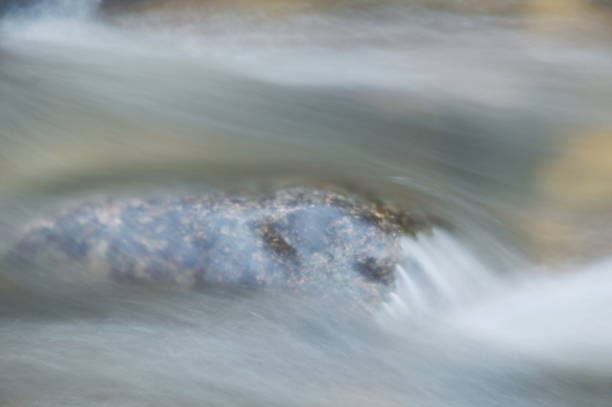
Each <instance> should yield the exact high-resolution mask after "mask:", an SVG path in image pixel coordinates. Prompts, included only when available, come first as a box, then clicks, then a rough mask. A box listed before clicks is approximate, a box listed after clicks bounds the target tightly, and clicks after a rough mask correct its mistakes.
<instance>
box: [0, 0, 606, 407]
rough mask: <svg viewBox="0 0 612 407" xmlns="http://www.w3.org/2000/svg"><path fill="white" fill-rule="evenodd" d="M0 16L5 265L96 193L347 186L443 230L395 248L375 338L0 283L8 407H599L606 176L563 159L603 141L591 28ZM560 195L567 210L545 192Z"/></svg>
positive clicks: (267, 301)
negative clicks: (10, 250)
mask: <svg viewBox="0 0 612 407" xmlns="http://www.w3.org/2000/svg"><path fill="white" fill-rule="evenodd" d="M8 3H12V2H0V10H2V12H4V15H3V17H2V19H1V20H0V143H1V144H0V174H1V176H0V227H1V229H0V232H1V233H0V244H1V246H2V248H5V247H6V246H8V245H9V244H10V241H11V238H12V236H13V235H14V234H15V233H16V231H17V230H18V229H19V227H20V226H21V225H22V224H24V223H26V222H28V221H29V220H31V219H32V218H33V217H36V216H38V215H39V214H41V213H46V212H47V211H49V210H52V209H53V208H55V207H57V206H61V205H62V204H63V203H64V202H66V201H68V202H74V201H78V200H80V199H84V198H83V197H85V196H89V195H91V194H94V195H105V194H112V193H124V192H126V191H128V192H130V193H133V192H134V191H139V190H142V191H151V190H154V191H158V190H161V191H166V192H168V191H170V192H172V191H177V192H179V193H180V192H181V191H184V190H193V189H203V188H207V187H208V186H209V185H213V186H215V187H219V186H221V187H228V188H236V187H244V186H247V187H253V185H258V183H266V182H285V183H290V184H296V183H297V184H309V183H315V184H316V183H317V182H330V183H338V184H342V185H346V186H348V187H350V188H351V189H355V190H357V191H360V192H363V193H364V194H367V195H374V196H377V197H381V198H383V199H386V200H389V201H391V202H394V203H396V204H397V205H400V206H403V207H405V208H406V209H409V210H412V211H416V212H417V213H425V214H429V215H433V216H435V217H438V218H440V219H442V220H444V222H442V224H443V225H444V226H440V227H436V228H434V230H433V231H432V232H431V233H421V234H418V235H417V236H416V237H414V238H412V237H406V238H404V239H403V241H402V253H403V259H402V262H401V265H400V266H398V268H397V270H396V278H397V287H396V290H395V293H394V295H393V296H392V299H391V301H389V302H388V303H387V304H385V305H384V306H383V307H382V308H381V309H378V310H375V311H373V312H372V314H371V315H370V314H367V315H366V314H364V313H357V312H354V311H350V310H346V309H344V308H342V307H337V306H336V304H329V303H321V302H320V301H318V300H316V299H313V298H295V297H291V296H288V295H285V294H283V293H277V292H257V293H253V292H245V291H244V290H240V289H236V290H233V289H227V290H225V291H222V292H214V293H210V292H207V293H201V292H183V293H168V292H159V291H155V290H147V289H143V288H138V287H119V286H116V285H113V284H111V283H108V284H106V283H96V284H87V283H86V284H81V283H71V282H66V281H62V280H60V279H57V278H54V276H55V275H56V273H54V270H52V269H49V268H45V266H44V265H41V270H36V271H37V272H36V273H32V274H31V275H30V274H28V275H23V276H21V278H18V279H16V280H13V279H12V278H10V279H9V277H5V275H9V274H10V273H6V271H9V270H3V274H2V278H1V279H0V405H1V406H4V405H6V406H168V405H173V406H194V405H210V406H240V405H244V406H259V405H261V406H264V405H265V406H275V405H278V406H327V405H329V406H332V405H333V406H337V405H349V406H404V405H409V406H424V407H436V406H459V407H462V406H465V407H467V406H470V407H472V406H483V407H485V406H486V407H491V406H501V407H507V406H512V407H514V406H517V407H522V406H544V407H549V406H550V407H552V406H555V407H558V406H602V407H603V406H606V407H607V406H609V405H610V404H611V402H610V401H611V400H612V348H611V345H610V343H612V341H611V339H612V337H611V336H612V323H611V322H609V321H610V318H609V313H610V311H609V310H610V305H612V304H610V302H611V301H612V300H611V299H612V295H611V294H612V286H611V283H610V282H612V275H610V274H611V273H612V266H611V264H612V263H610V261H611V260H609V259H608V256H609V253H610V251H609V244H608V243H607V242H609V236H608V232H607V230H608V227H607V226H608V222H609V216H608V209H607V206H606V204H607V202H608V201H606V199H608V196H607V195H606V194H605V193H604V192H605V191H607V189H606V187H605V185H607V181H606V180H607V179H609V178H608V177H607V174H608V173H607V172H605V171H607V165H606V164H605V162H606V161H605V160H603V161H602V162H597V161H595V160H594V159H591V158H592V157H595V156H593V155H588V154H587V155H586V156H587V158H588V159H587V160H586V161H580V160H579V158H580V157H582V156H581V155H578V157H579V158H576V157H574V155H572V154H573V153H572V150H570V149H569V148H568V147H567V146H568V145H570V146H571V145H573V144H571V141H572V140H575V139H579V138H581V137H583V138H585V139H587V138H588V136H589V135H590V134H592V133H598V132H603V133H606V131H607V130H606V129H609V128H610V127H609V124H610V123H609V111H610V106H611V104H612V103H611V101H612V89H611V88H610V86H609V84H610V83H612V80H611V79H612V52H610V49H609V41H608V40H609V37H607V35H609V33H607V32H606V30H605V26H606V23H605V20H602V19H600V17H601V15H603V14H601V15H600V14H597V13H596V14H592V15H591V14H586V15H579V14H576V15H570V16H569V17H568V16H567V15H562V16H551V17H549V18H548V17H547V18H543V20H537V21H532V20H530V18H528V17H526V15H525V14H522V13H496V12H493V11H490V10H488V9H487V10H486V11H482V10H479V9H478V8H476V11H475V10H474V9H473V8H472V9H469V11H466V10H464V9H462V8H461V6H460V5H459V3H458V2H450V1H449V2H448V3H446V4H445V2H435V1H413V2H405V3H401V2H400V3H395V2H394V3H391V2H389V3H384V4H382V3H381V4H378V5H372V4H365V5H363V4H362V5H361V6H358V5H353V6H351V5H346V4H345V5H344V6H338V7H331V8H330V9H328V8H325V7H323V8H321V9H309V8H306V9H303V8H299V7H298V8H297V9H296V8H291V9H290V10H289V11H284V12H279V11H278V10H277V11H276V12H270V11H269V10H268V9H267V8H266V7H267V6H264V5H261V6H257V7H256V10H257V11H256V12H254V11H253V9H248V8H247V9H246V10H247V11H245V9H244V8H241V7H238V6H236V7H230V8H227V7H222V6H219V5H218V4H216V3H212V4H211V3H207V4H208V5H207V6H206V7H200V8H194V7H193V6H192V3H190V2H176V5H172V6H171V7H165V8H164V7H158V8H156V7H151V8H150V9H136V11H134V12H128V11H129V10H126V9H124V8H122V7H117V8H115V9H113V10H111V11H112V12H109V13H103V12H100V11H99V9H98V7H99V6H100V2H98V1H85V0H83V1H76V0H74V1H68V0H63V1H62V0H57V1H51V0H49V1H44V2H34V3H36V4H35V5H34V6H32V7H25V6H24V7H14V6H11V5H9V7H7V6H5V4H8ZM13 3H14V2H13ZM115 3H116V2H115ZM127 3H128V2H126V5H127ZM135 3H137V2H135ZM451 3H452V4H451ZM500 3H501V2H500ZM507 3H511V2H507ZM190 4H191V5H190ZM440 4H442V6H440ZM594 15H596V16H598V17H597V18H595V17H593V16H594ZM606 134H607V133H606ZM604 139H605V137H604ZM568 140H570V141H569V142H568ZM568 143H569V144H568ZM602 145H603V146H604V147H605V146H607V144H606V143H603V144H602ZM611 145H612V144H611ZM597 146H599V144H597ZM598 149H599V150H603V147H600V148H595V150H598ZM603 151H605V150H603ZM559 156H560V157H561V158H560V159H556V158H555V157H559ZM604 158H605V153H604ZM549 162H553V163H556V164H555V165H551V166H548V164H547V163H549ZM576 162H578V164H576ZM585 162H586V164H585ZM592 162H594V164H593V166H591V165H590V163H592ZM567 163H569V164H567ZM543 168H544V169H545V168H553V170H550V171H549V172H545V176H544V175H542V173H543V171H544V170H542V169H543ZM559 168H560V169H559ZM565 168H570V170H569V172H568V171H566V170H565ZM557 171H558V172H557ZM564 171H565V172H564ZM581 171H582V172H581ZM576 172H579V173H580V174H582V178H581V177H580V176H576V179H573V178H572V179H570V178H571V177H569V175H568V174H574V173H576ZM557 173H560V174H561V176H560V178H562V179H563V180H564V181H563V182H566V183H565V184H564V183H562V184H561V185H562V186H563V188H561V191H562V192H559V191H558V190H556V189H554V188H552V187H550V186H549V183H548V181H546V182H545V181H542V180H549V179H553V180H556V179H557V178H555V177H554V175H555V174H557ZM550 174H552V175H550ZM598 177H599V178H598ZM592 179H597V180H600V179H601V183H595V184H594V185H595V187H592V183H591V180H592ZM271 180H272V181H271ZM555 182H556V181H555ZM598 182H599V181H598ZM553 184H554V182H553ZM542 185H543V186H542ZM555 185H556V184H555ZM601 185H603V187H602V186H601ZM579 187H583V188H579ZM587 187H588V188H587ZM596 187H597V188H599V189H597V188H596ZM547 188H548V189H547ZM602 190H603V191H604V192H601V193H600V191H602ZM550 191H552V192H550ZM564 191H570V192H568V193H567V195H565V194H564ZM571 191H575V192H571ZM581 194H582V195H581ZM577 195H579V196H588V197H589V198H591V197H594V198H593V200H580V199H576V196H577ZM595 198H597V199H598V200H595ZM593 202H594V203H593ZM547 205H548V206H547ZM553 215H554V216H558V217H559V218H560V219H563V221H567V222H568V223H567V224H565V229H564V228H561V229H554V228H553V229H546V228H544V227H543V226H542V224H540V223H539V221H540V220H542V219H543V218H545V217H546V216H551V217H552V216H553ZM546 219H548V218H546ZM544 225H545V226H547V227H548V225H549V224H548V223H545V224H544ZM542 230H544V232H546V233H544V235H546V236H548V235H549V234H553V235H555V236H557V234H560V233H561V231H563V230H570V231H571V233H569V234H568V236H569V237H568V238H567V239H565V240H562V242H563V244H561V243H559V244H558V245H553V244H551V243H549V242H550V240H543V239H542V238H540V236H541V233H543V232H541V231H542ZM551 230H552V232H551ZM536 231H537V232H538V233H540V234H538V233H536ZM566 240H568V241H569V243H567V242H566ZM553 242H556V240H553ZM544 249H547V250H548V249H551V250H552V251H554V252H555V253H556V254H557V256H558V257H560V258H561V259H562V261H557V262H553V261H551V262H541V263H537V262H536V261H535V259H534V257H535V256H533V253H534V252H536V253H539V251H544ZM590 249H593V250H590ZM595 249H596V250H595ZM40 276H48V277H44V278H40Z"/></svg>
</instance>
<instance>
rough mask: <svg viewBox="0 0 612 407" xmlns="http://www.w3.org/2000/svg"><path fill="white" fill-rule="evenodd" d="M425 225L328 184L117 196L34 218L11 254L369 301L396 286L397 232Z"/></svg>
mask: <svg viewBox="0 0 612 407" xmlns="http://www.w3.org/2000/svg"><path fill="white" fill-rule="evenodd" d="M423 227H424V223H422V222H419V221H417V220H416V219H414V218H412V217H410V216H408V215H406V214H404V213H401V212H396V211H393V210H390V209H388V208H386V207H384V206H383V205H381V204H376V203H372V202H367V201H365V200H363V199H360V198H358V197H356V196H353V195H350V194H346V193H339V192H331V191H327V190H316V189H302V188H293V189H285V190H280V191H277V192H274V193H271V194H263V195H250V196H243V195H227V194H221V193H212V194H207V195H192V196H183V197H179V198H132V199H119V198H117V199H105V200H103V201H100V202H93V203H86V204H81V205H80V206H77V207H74V208H69V209H66V210H63V211H62V212H61V213H59V214H57V215H55V216H51V217H49V218H47V219H42V220H38V221H36V222H34V223H31V224H30V225H28V226H27V227H26V228H25V229H24V231H23V233H22V234H21V236H20V237H19V238H18V241H17V243H16V244H15V245H14V246H13V248H12V250H11V254H10V256H11V258H12V259H13V260H14V261H15V260H17V261H18V262H20V263H21V264H23V263H24V262H26V263H28V262H31V261H34V260H35V261H37V262H38V263H39V264H40V263H41V262H42V263H44V264H45V265H46V266H47V267H46V269H50V268H52V269H57V268H58V267H60V268H61V269H62V270H66V269H70V270H73V271H72V273H77V274H84V275H88V276H98V277H102V278H107V277H110V278H112V279H113V280H115V281H117V282H126V283H138V284H153V285H163V286H171V287H181V288H183V287H186V288H206V287H213V286H216V285H239V286H243V287H269V288H279V289H284V290H290V291H294V292H300V293H307V294H316V295H320V296H323V297H329V296H334V297H337V296H343V297H346V298H350V299H356V300H359V301H365V302H367V303H372V302H377V301H380V300H381V299H383V298H385V297H386V296H387V295H388V294H389V292H390V291H391V289H392V288H393V285H394V268H395V266H396V264H397V262H398V257H399V247H398V238H399V237H400V236H401V235H402V234H404V233H406V232H415V231H416V230H417V229H419V228H423ZM68 263H71V264H76V265H77V267H71V268H67V267H65V264H68ZM49 264H55V266H51V267H49ZM60 264H61V265H60ZM74 270H76V271H74Z"/></svg>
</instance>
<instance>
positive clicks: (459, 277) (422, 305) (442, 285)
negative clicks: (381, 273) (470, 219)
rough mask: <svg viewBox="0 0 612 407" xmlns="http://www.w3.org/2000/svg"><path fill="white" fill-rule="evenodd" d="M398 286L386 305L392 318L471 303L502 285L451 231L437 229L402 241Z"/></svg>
mask: <svg viewBox="0 0 612 407" xmlns="http://www.w3.org/2000/svg"><path fill="white" fill-rule="evenodd" d="M401 248H402V257H403V259H402V261H401V263H400V265H398V266H397V269H396V279H397V288H396V290H395V292H394V293H393V294H392V296H391V301H390V302H389V303H387V304H386V306H385V316H386V317H388V318H390V319H391V320H398V319H400V320H401V319H410V320H418V319H419V318H420V317H424V316H427V315H431V313H432V312H435V311H440V310H449V309H456V308H461V307H463V306H467V305H469V304H472V303H473V302H474V301H476V300H478V299H480V298H482V297H483V296H484V295H485V294H489V293H491V292H494V290H495V287H498V286H499V285H500V280H499V279H498V278H497V277H496V273H494V272H493V271H492V270H490V268H489V267H487V266H486V265H485V264H484V263H483V262H481V261H480V260H479V259H478V257H477V256H476V255H475V254H474V253H473V252H472V251H471V250H470V249H469V248H468V247H466V246H465V245H463V244H462V243H460V241H459V239H458V238H457V237H455V236H453V235H452V234H451V233H450V232H448V231H445V230H443V229H438V228H435V229H433V230H432V231H431V232H426V233H420V234H418V235H417V236H416V237H415V238H409V237H405V238H403V239H402V241H401Z"/></svg>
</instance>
